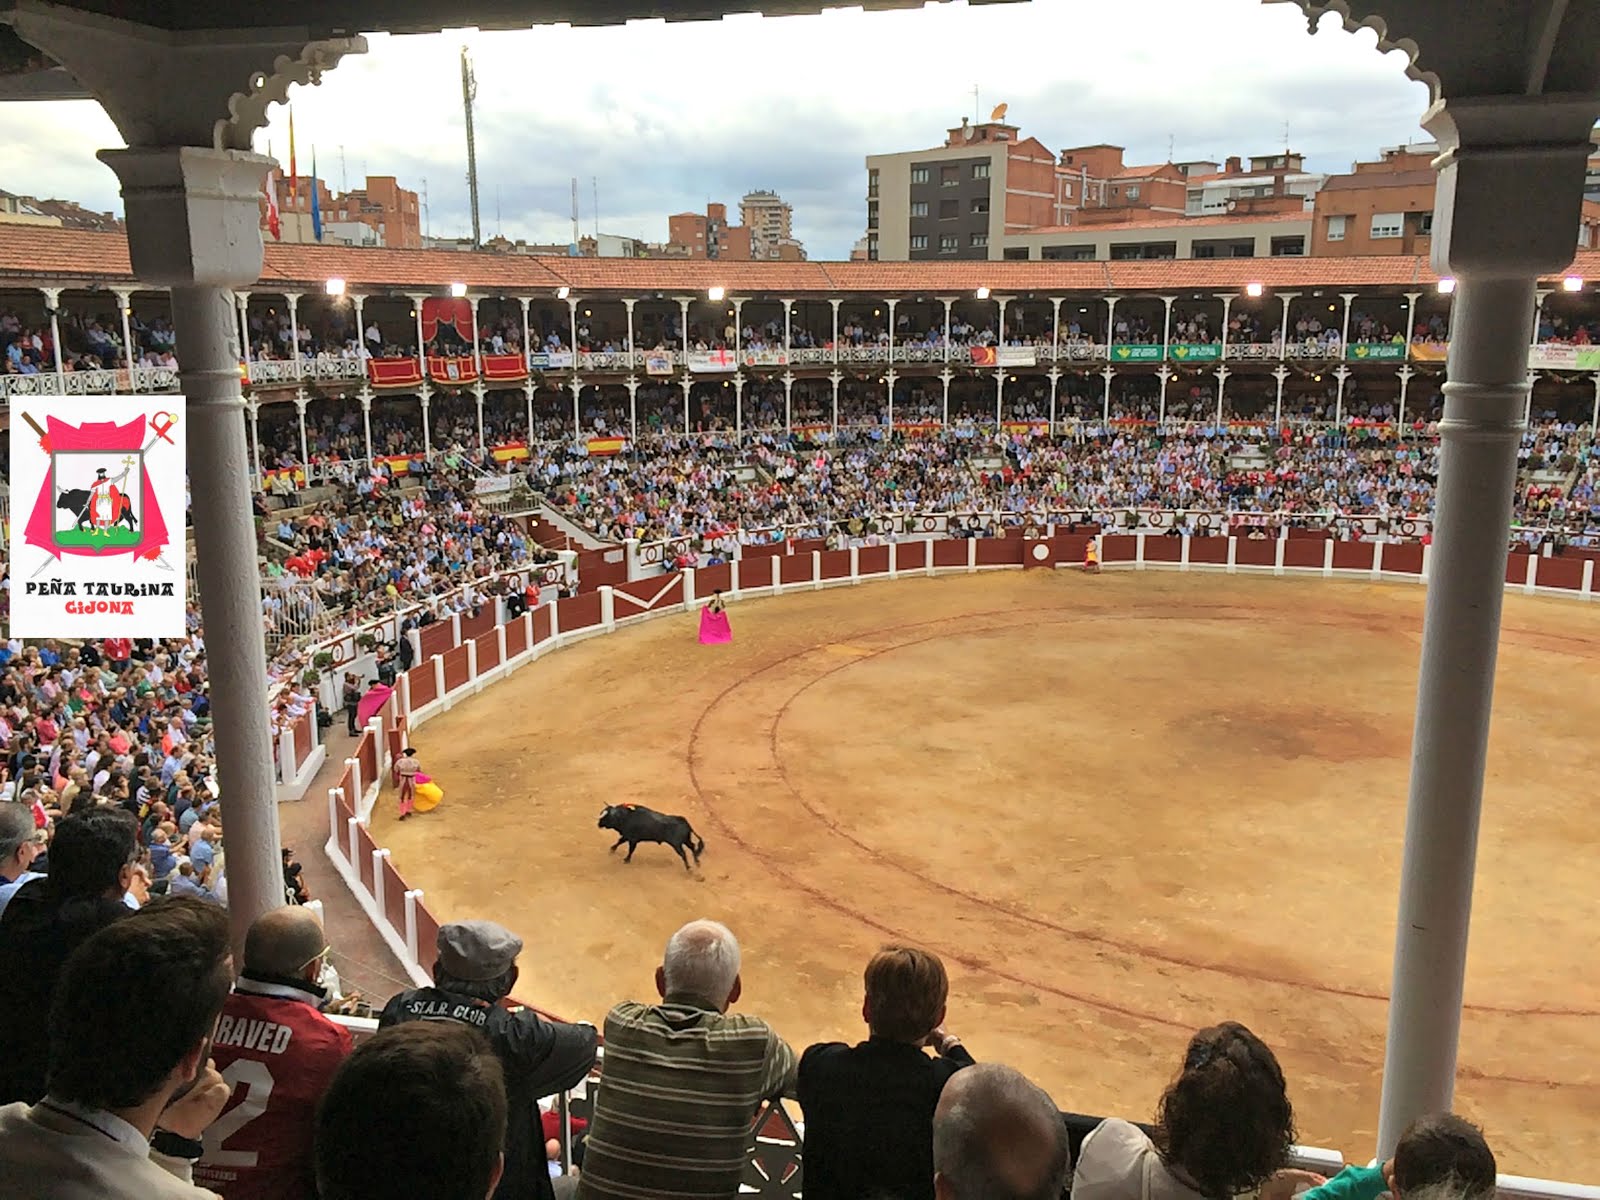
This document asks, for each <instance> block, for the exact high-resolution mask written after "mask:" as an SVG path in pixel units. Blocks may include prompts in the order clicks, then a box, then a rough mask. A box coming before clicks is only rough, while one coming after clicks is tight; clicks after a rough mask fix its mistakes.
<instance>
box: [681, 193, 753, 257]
mask: <svg viewBox="0 0 1600 1200" xmlns="http://www.w3.org/2000/svg"><path fill="white" fill-rule="evenodd" d="M673 247H682V248H683V251H684V252H683V253H681V254H679V253H673V251H672V248H673ZM666 250H667V254H668V256H669V257H674V258H677V257H682V258H715V259H720V260H724V261H728V262H749V261H750V260H751V259H752V258H753V257H754V253H753V250H752V246H751V231H750V227H749V226H747V225H730V224H728V206H727V205H726V204H707V205H706V211H705V212H703V213H692V212H691V213H673V214H672V215H671V216H669V217H668V218H667V243H666Z"/></svg>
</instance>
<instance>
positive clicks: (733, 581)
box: [728, 546, 744, 600]
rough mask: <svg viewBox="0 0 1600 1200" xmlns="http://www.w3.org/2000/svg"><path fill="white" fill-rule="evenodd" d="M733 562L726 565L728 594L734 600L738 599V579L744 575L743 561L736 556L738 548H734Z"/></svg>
mask: <svg viewBox="0 0 1600 1200" xmlns="http://www.w3.org/2000/svg"><path fill="white" fill-rule="evenodd" d="M734 550H735V552H736V553H735V555H734V558H733V561H732V562H730V563H729V564H728V594H729V595H730V596H732V597H733V598H734V599H735V600H737V599H738V598H739V577H740V576H741V575H742V574H743V573H744V560H743V559H742V558H740V557H739V556H738V554H737V550H738V547H737V546H735V547H734Z"/></svg>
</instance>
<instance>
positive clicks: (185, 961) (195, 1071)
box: [0, 814, 233, 1200]
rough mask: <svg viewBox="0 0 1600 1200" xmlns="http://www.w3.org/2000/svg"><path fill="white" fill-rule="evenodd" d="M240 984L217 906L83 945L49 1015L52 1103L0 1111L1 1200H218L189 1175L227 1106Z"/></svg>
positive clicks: (122, 929) (168, 910)
mask: <svg viewBox="0 0 1600 1200" xmlns="http://www.w3.org/2000/svg"><path fill="white" fill-rule="evenodd" d="M124 815H125V814H124ZM232 983H233V959H232V956H231V954H230V952H229V948H228V919H227V917H226V915H225V914H224V913H223V912H222V911H221V910H220V909H217V908H215V907H213V906H211V905H208V904H202V903H199V902H197V901H191V900H179V899H163V900H158V901H157V902H156V903H154V904H152V905H150V906H149V907H147V908H145V909H143V910H142V911H140V912H137V913H133V914H131V915H130V916H129V917H128V918H127V919H126V920H122V921H117V922H115V923H113V924H111V925H108V926H106V927H105V928H103V929H101V930H100V931H99V932H98V933H95V934H94V935H93V936H91V937H90V938H88V939H87V940H86V941H84V942H83V944H82V945H80V946H79V947H78V948H77V949H76V950H75V951H74V952H73V954H72V957H71V958H69V959H68V960H67V963H66V966H65V967H64V968H63V970H62V972H61V979H60V985H59V987H58V988H57V990H56V997H55V1001H54V1003H53V1004H52V1006H51V1009H50V1036H49V1041H48V1045H49V1090H48V1092H47V1093H46V1095H45V1097H44V1099H42V1100H41V1101H39V1102H38V1103H37V1104H35V1105H33V1106H31V1107H30V1106H29V1105H27V1104H20V1103H19V1104H9V1105H7V1106H5V1107H4V1108H0V1162H4V1163H5V1164H6V1169H5V1171H3V1172H0V1200H24V1198H26V1200H200V1198H207V1197H212V1196H214V1193H212V1192H209V1191H206V1190H205V1189H204V1188H198V1187H195V1186H194V1184H193V1183H191V1182H190V1173H191V1169H192V1168H191V1164H192V1163H193V1161H194V1159H196V1158H198V1157H199V1155H200V1142H199V1138H200V1135H201V1133H202V1131H203V1130H204V1129H205V1128H206V1126H208V1125H209V1124H211V1122H212V1121H213V1120H215V1119H216V1116H217V1114H218V1113H219V1112H221V1111H222V1106H223V1104H224V1103H226V1102H227V1099H228V1085H227V1083H226V1082H225V1081H224V1080H223V1078H222V1076H221V1075H219V1074H218V1073H217V1070H216V1068H215V1067H214V1066H213V1065H212V1064H211V1062H210V1053H211V1035H212V1031H213V1030H214V1029H215V1028H216V1024H217V1015H218V1014H219V1013H220V1012H221V1011H222V1004H223V1001H224V1000H225V999H227V996H228V991H229V989H230V987H231V986H232Z"/></svg>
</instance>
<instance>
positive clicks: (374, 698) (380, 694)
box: [356, 683, 394, 729]
mask: <svg viewBox="0 0 1600 1200" xmlns="http://www.w3.org/2000/svg"><path fill="white" fill-rule="evenodd" d="M392 695H394V689H393V688H392V687H390V686H389V685H388V684H386V683H375V684H373V685H372V686H371V687H370V688H368V689H367V694H366V695H364V696H362V697H361V700H360V702H359V703H358V704H357V705H356V724H357V726H358V727H359V728H362V729H365V728H366V726H367V722H368V721H370V720H372V718H373V717H375V716H377V715H378V710H379V709H380V708H382V707H383V706H384V704H385V703H387V702H388V699H389V697H390V696H392Z"/></svg>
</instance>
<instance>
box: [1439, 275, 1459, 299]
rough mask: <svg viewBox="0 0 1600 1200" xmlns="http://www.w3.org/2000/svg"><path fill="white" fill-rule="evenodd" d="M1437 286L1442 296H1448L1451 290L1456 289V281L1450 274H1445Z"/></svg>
mask: <svg viewBox="0 0 1600 1200" xmlns="http://www.w3.org/2000/svg"><path fill="white" fill-rule="evenodd" d="M1436 286H1437V287H1438V289H1439V294H1440V295H1441V296H1448V295H1449V294H1450V293H1451V292H1453V291H1455V290H1456V281H1455V280H1454V279H1451V278H1450V277H1449V276H1445V278H1443V279H1441V280H1439V282H1438V284H1437V285H1436Z"/></svg>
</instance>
